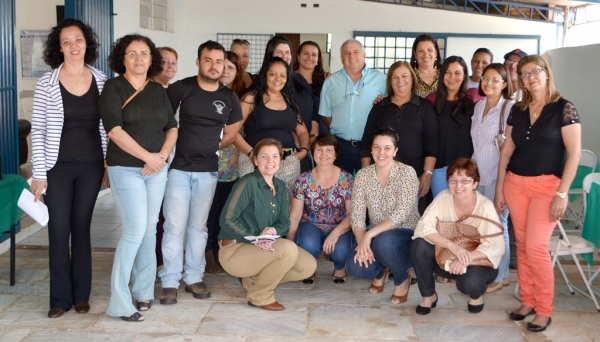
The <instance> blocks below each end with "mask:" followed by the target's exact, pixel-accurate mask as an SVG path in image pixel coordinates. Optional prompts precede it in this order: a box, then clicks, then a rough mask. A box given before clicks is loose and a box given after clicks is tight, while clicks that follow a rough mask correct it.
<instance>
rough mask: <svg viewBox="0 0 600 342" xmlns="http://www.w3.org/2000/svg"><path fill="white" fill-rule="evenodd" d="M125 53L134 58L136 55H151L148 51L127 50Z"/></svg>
mask: <svg viewBox="0 0 600 342" xmlns="http://www.w3.org/2000/svg"><path fill="white" fill-rule="evenodd" d="M125 55H127V56H129V57H131V58H136V57H137V56H141V57H148V56H150V55H151V53H150V51H140V52H137V51H129V52H125Z"/></svg>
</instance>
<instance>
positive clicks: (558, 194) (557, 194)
mask: <svg viewBox="0 0 600 342" xmlns="http://www.w3.org/2000/svg"><path fill="white" fill-rule="evenodd" d="M556 196H558V197H560V198H562V199H565V198H567V193H566V192H560V191H557V192H556Z"/></svg>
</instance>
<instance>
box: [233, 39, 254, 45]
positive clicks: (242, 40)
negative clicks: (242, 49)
mask: <svg viewBox="0 0 600 342" xmlns="http://www.w3.org/2000/svg"><path fill="white" fill-rule="evenodd" d="M232 43H233V44H244V45H247V46H250V42H249V41H247V40H246V39H234V40H233V41H232Z"/></svg>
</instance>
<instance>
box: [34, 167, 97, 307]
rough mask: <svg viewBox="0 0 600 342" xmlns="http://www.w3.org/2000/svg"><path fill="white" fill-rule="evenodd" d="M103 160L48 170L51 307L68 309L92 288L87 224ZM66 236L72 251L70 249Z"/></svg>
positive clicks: (90, 248) (47, 194)
mask: <svg viewBox="0 0 600 342" xmlns="http://www.w3.org/2000/svg"><path fill="white" fill-rule="evenodd" d="M103 172H104V169H103V162H102V160H100V161H96V162H89V163H71V162H57V163H56V165H55V166H54V167H53V168H52V169H51V170H50V171H48V173H47V179H48V189H47V191H46V195H45V196H44V203H45V204H46V205H47V206H48V213H49V216H50V221H49V222H48V240H49V241H48V242H49V244H48V246H49V260H50V308H51V309H63V310H65V311H67V310H70V309H71V306H73V304H74V303H77V302H87V301H89V298H90V291H91V290H92V247H91V241H90V225H91V224H92V213H93V212H94V205H95V204H96V198H97V197H98V191H99V190H100V183H101V181H102V175H103ZM69 238H70V239H71V250H70V252H69Z"/></svg>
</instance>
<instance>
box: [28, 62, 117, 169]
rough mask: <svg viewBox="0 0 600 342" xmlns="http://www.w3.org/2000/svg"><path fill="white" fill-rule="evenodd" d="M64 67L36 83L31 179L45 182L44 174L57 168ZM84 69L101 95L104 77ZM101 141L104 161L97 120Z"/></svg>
mask: <svg viewBox="0 0 600 342" xmlns="http://www.w3.org/2000/svg"><path fill="white" fill-rule="evenodd" d="M62 66H63V64H61V65H60V66H59V67H58V68H56V69H54V70H52V71H50V72H47V73H45V74H44V75H43V76H42V77H40V79H39V80H38V82H37V85H36V87H35V94H34V96H33V111H32V121H33V122H32V124H31V149H32V157H31V163H32V164H33V179H35V180H46V172H47V171H49V170H51V169H52V168H53V167H54V165H55V164H56V159H57V158H58V150H59V147H60V137H61V134H62V128H63V123H64V121H65V112H64V108H63V101H62V95H61V93H60V85H59V80H58V75H59V73H60V69H61V68H62ZM87 67H88V68H89V69H90V71H91V72H92V76H94V78H95V79H96V84H97V85H98V92H100V93H102V88H103V87H104V82H105V81H106V78H107V77H106V75H105V74H104V73H103V72H102V71H100V70H98V69H95V68H93V67H92V66H90V65H87ZM98 130H99V131H100V139H101V140H102V152H103V153H104V157H106V132H105V131H104V126H103V125H102V120H100V125H99V127H98Z"/></svg>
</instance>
